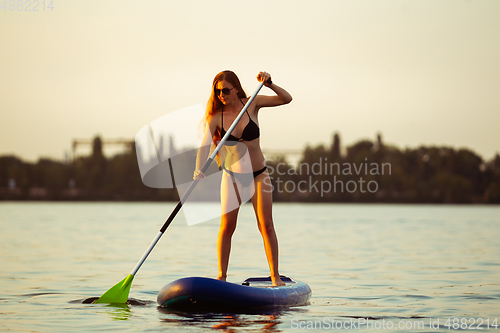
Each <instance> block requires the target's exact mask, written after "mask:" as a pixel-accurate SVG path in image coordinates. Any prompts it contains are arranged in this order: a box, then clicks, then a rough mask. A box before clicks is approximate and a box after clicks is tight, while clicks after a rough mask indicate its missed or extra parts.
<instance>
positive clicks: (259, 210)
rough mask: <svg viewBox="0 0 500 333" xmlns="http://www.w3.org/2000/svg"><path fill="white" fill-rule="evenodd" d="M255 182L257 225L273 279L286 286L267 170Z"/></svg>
mask: <svg viewBox="0 0 500 333" xmlns="http://www.w3.org/2000/svg"><path fill="white" fill-rule="evenodd" d="M254 182H255V193H254V195H253V196H252V204H253V208H254V210H255V215H256V217H257V225H258V227H259V231H260V233H261V235H262V239H263V241H264V250H265V251H266V257H267V261H268V263H269V269H270V270H271V280H272V282H273V285H274V286H284V285H285V283H284V282H283V281H281V279H280V275H279V271H278V237H277V236H276V231H275V230H274V223H273V216H272V213H273V212H272V208H273V196H272V195H273V194H272V185H271V180H270V178H269V174H268V172H267V170H266V171H265V172H264V173H262V174H260V175H259V176H257V177H256V178H255V180H254Z"/></svg>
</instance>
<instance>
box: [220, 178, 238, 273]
mask: <svg viewBox="0 0 500 333" xmlns="http://www.w3.org/2000/svg"><path fill="white" fill-rule="evenodd" d="M238 211H239V202H238V199H237V197H236V195H235V190H234V185H233V182H232V180H231V178H230V177H229V175H228V174H227V173H226V172H224V173H223V175H222V182H221V215H222V216H221V221H220V228H219V235H218V237H217V261H218V268H219V274H218V276H217V279H218V280H222V281H226V278H227V267H228V265H229V255H230V253H231V238H232V236H233V233H234V231H235V230H236V221H237V218H238Z"/></svg>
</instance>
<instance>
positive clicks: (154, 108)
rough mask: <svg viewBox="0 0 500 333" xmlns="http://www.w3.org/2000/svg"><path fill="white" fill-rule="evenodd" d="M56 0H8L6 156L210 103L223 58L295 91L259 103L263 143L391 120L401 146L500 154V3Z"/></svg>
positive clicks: (41, 151) (0, 135) (387, 130)
mask: <svg viewBox="0 0 500 333" xmlns="http://www.w3.org/2000/svg"><path fill="white" fill-rule="evenodd" d="M45 2H46V6H48V4H49V3H48V1H47V0H46V1H45ZM17 3H18V2H16V4H17ZM26 3H27V2H25V4H26ZM52 4H53V9H50V8H45V11H44V10H43V8H42V4H41V3H40V7H39V8H38V9H39V11H38V12H34V11H26V10H25V9H26V8H21V7H19V6H16V7H9V6H7V7H3V8H0V50H1V51H0V155H6V154H15V155H16V156H18V157H20V158H22V159H25V160H29V161H36V160H37V159H38V158H40V157H49V158H56V159H63V158H64V156H65V155H67V154H69V153H70V152H71V144H72V140H73V139H75V138H78V139H90V138H93V137H95V136H96V135H100V136H101V137H102V138H104V139H115V138H124V139H130V140H133V139H134V137H135V135H136V133H137V132H138V131H139V130H140V129H141V128H142V127H143V126H145V125H147V124H148V123H150V122H152V121H153V120H155V119H158V118H160V117H162V116H164V115H166V114H168V113H171V112H174V111H176V110H179V109H183V108H186V107H189V106H192V105H196V104H199V103H202V105H206V102H207V100H208V97H209V95H210V89H211V84H212V80H213V78H214V76H215V75H216V74H217V73H218V72H220V71H222V70H225V69H231V70H233V71H234V72H236V73H237V74H238V76H239V78H240V80H241V82H242V85H243V87H244V89H245V90H246V92H247V94H248V95H250V94H252V93H253V92H254V91H255V89H256V88H257V86H258V82H257V80H256V78H255V77H256V75H257V74H258V72H259V71H267V72H269V73H270V74H271V75H272V79H273V82H274V83H276V84H277V85H279V86H281V87H283V88H285V89H286V90H287V91H289V92H290V93H291V95H292V96H293V98H294V99H293V101H292V103H290V104H288V105H285V106H280V107H277V108H269V109H263V110H262V111H261V112H260V113H259V122H260V127H261V146H262V148H263V149H297V150H301V149H303V148H304V147H305V146H306V145H312V146H315V145H319V144H325V145H330V144H331V141H332V136H333V134H334V133H339V134H340V137H341V143H342V145H344V146H346V145H350V144H353V143H355V142H357V141H359V140H361V139H370V140H374V139H375V138H376V135H377V134H378V133H381V134H382V137H383V140H384V142H385V143H386V144H391V145H394V146H396V147H399V148H400V149H404V148H416V147H419V146H421V145H426V146H431V145H434V146H436V145H437V146H447V147H453V148H469V149H472V150H473V151H475V152H476V153H478V154H479V155H480V156H482V157H483V158H484V159H486V160H490V159H491V158H493V157H494V155H495V154H497V153H500V140H499V139H500V134H499V131H498V127H499V124H500V97H499V96H500V94H498V92H499V91H500V60H499V59H500V20H498V13H500V1H496V0H492V1H475V0H463V1H461V0H453V1H446V0H442V1H425V0H418V1H409V0H399V1H396V0H367V1H361V0H349V1H347V0H342V1H335V0H323V1H320V0H312V1H294V0H287V1H279V0H278V1H260V0H258V1H237V0H233V1H194V0H193V1H159V0H158V1H143V2H140V1H111V0H109V1H107V0H104V1H102V0H101V1H94V0H90V1H87V0H86V1H58V0H54V1H53V2H52ZM28 9H33V8H32V7H30V8H28ZM261 93H262V94H268V95H269V94H271V93H272V92H271V91H270V90H269V89H267V88H263V90H262V91H261ZM106 152H108V153H109V151H108V150H107V148H105V153H106Z"/></svg>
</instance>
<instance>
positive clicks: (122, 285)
mask: <svg viewBox="0 0 500 333" xmlns="http://www.w3.org/2000/svg"><path fill="white" fill-rule="evenodd" d="M263 85H264V82H261V83H260V84H259V87H258V88H257V90H256V91H255V92H254V93H253V95H252V96H251V97H250V99H249V100H248V102H247V103H246V104H245V106H244V107H243V109H242V110H241V111H240V113H239V115H238V117H236V119H235V120H234V122H233V124H232V125H231V127H229V129H228V130H227V132H226V135H224V137H223V138H222V140H221V141H220V143H219V144H218V145H217V147H216V148H215V150H214V151H213V153H212V155H210V157H209V158H208V159H207V161H206V162H205V164H204V165H203V168H202V169H201V172H203V173H205V172H206V171H207V169H208V167H209V166H210V164H212V162H213V160H214V159H215V157H216V156H217V153H218V152H219V150H220V149H221V148H222V146H223V145H224V143H225V142H226V141H227V139H228V137H229V135H231V132H232V131H233V130H234V128H235V127H236V125H237V124H238V122H239V121H240V119H241V117H243V114H244V113H245V111H246V110H247V108H248V106H249V105H250V104H251V103H252V101H253V100H254V98H255V96H257V94H258V93H259V91H260V89H261V88H262V86H263ZM198 181H199V180H195V181H193V182H192V183H191V185H190V186H189V187H188V189H187V191H186V193H184V195H183V196H182V198H181V201H179V202H178V203H177V206H175V208H174V210H173V211H172V213H171V214H170V216H169V217H168V219H167V220H166V221H165V223H164V224H163V226H162V227H161V229H160V232H159V233H158V235H156V238H155V239H154V240H153V242H152V243H151V245H149V248H148V249H147V251H146V252H145V253H144V255H143V256H142V258H141V260H139V262H138V263H137V265H136V266H135V268H134V270H133V271H132V273H130V274H129V275H127V277H126V278H124V279H123V280H121V281H120V282H118V283H117V284H115V285H114V286H113V287H111V288H110V289H109V290H108V291H106V292H105V293H104V294H102V296H101V297H99V298H98V299H97V300H95V301H94V303H127V300H128V294H129V292H130V286H131V284H132V280H134V276H135V274H136V273H137V271H138V270H139V268H141V266H142V264H143V263H144V261H146V258H147V257H148V256H149V254H150V253H151V251H152V250H153V248H154V247H155V245H156V243H158V241H159V240H160V237H161V236H162V235H163V233H164V232H165V230H166V229H167V228H168V226H169V225H170V223H172V221H173V220H174V218H175V216H176V215H177V213H178V212H179V210H180V209H181V207H182V204H183V203H184V202H186V200H187V198H188V197H189V195H190V194H191V192H192V191H193V190H194V188H195V187H196V185H197V184H198Z"/></svg>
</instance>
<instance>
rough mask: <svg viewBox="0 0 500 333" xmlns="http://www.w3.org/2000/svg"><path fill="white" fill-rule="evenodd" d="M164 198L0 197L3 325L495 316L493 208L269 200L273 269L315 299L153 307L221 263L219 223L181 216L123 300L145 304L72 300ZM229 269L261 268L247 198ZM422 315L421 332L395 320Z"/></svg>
mask: <svg viewBox="0 0 500 333" xmlns="http://www.w3.org/2000/svg"><path fill="white" fill-rule="evenodd" d="M173 207H174V205H173V204H170V203H169V204H160V203H0V244H1V246H0V284H1V288H0V330H2V331H4V330H5V331H8V330H10V331H44V332H49V331H50V332H69V331H85V332H88V331H124V332H127V331H133V332H137V331H150V332H151V331H152V332H155V331H163V330H168V329H171V330H174V331H175V332H196V331H200V330H204V331H211V330H213V331H216V332H217V331H221V330H222V331H236V332H252V331H262V330H265V331H269V332H281V331H287V332H300V331H303V332H306V331H311V330H308V329H307V325H312V322H313V321H318V322H319V321H321V323H322V325H323V326H322V328H323V329H327V328H328V327H327V325H326V324H325V322H326V323H331V320H332V319H333V320H334V325H335V321H339V322H340V323H341V324H343V325H344V328H346V325H350V324H349V323H350V322H351V320H352V321H354V322H358V323H359V321H361V323H363V320H368V322H369V323H370V325H375V326H372V327H373V329H370V326H368V331H371V330H375V329H376V328H381V329H378V330H377V331H385V330H384V329H383V326H382V325H384V327H388V326H389V325H390V324H389V322H390V323H392V325H393V327H394V329H392V330H390V331H422V332H423V331H430V330H429V321H430V320H431V318H432V320H437V318H439V319H440V322H439V324H440V326H439V328H440V330H448V327H447V326H446V320H447V319H448V318H451V319H453V318H457V321H461V322H462V324H456V325H455V328H456V327H457V325H462V328H464V327H468V328H469V329H471V328H479V327H482V328H484V330H486V328H487V325H486V323H487V319H488V320H489V322H490V323H494V322H493V321H494V319H495V318H498V320H500V302H499V301H500V245H499V243H500V238H499V237H500V207H489V206H403V205H336V204H335V205H325V204H275V208H274V219H275V224H276V229H277V233H278V238H279V242H280V271H281V273H282V274H285V275H288V276H291V277H293V278H295V279H297V280H301V281H304V282H306V283H308V284H309V285H310V286H311V288H312V290H313V296H312V299H311V304H310V305H309V306H304V307H298V308H292V309H286V310H279V311H274V312H273V311H270V312H261V313H255V314H238V315H231V314H221V313H214V314H189V313H175V312H168V311H165V310H163V309H159V308H158V307H157V305H156V295H157V292H158V290H159V289H160V288H161V287H162V286H163V285H165V284H166V283H168V282H171V281H172V280H174V279H177V278H180V277H185V276H208V277H214V276H215V275H216V273H217V270H216V268H217V267H216V249H215V241H216V237H217V231H218V229H217V221H211V222H207V223H204V224H200V225H197V226H192V227H188V226H187V225H186V223H185V220H184V217H183V215H182V213H180V214H179V215H178V217H177V218H176V220H175V221H174V223H173V224H172V225H171V226H170V228H169V229H168V230H167V232H166V233H165V235H164V236H163V238H162V239H161V240H160V242H159V243H158V245H157V246H156V248H155V249H154V251H153V253H152V254H151V256H150V257H149V258H148V260H147V261H146V263H145V264H144V266H143V267H142V268H141V269H140V270H139V272H138V274H137V275H136V277H135V279H134V283H133V285H132V288H131V292H130V297H131V298H135V299H137V300H140V301H142V302H143V303H144V305H140V306H139V305H135V306H132V305H130V306H124V307H122V308H120V307H111V306H106V305H88V304H82V303H81V301H82V300H83V299H85V298H89V297H96V296H100V295H101V294H102V293H103V292H105V291H106V290H107V289H108V288H110V287H111V286H113V285H114V284H115V283H117V282H119V281H120V280H121V279H123V278H124V277H125V276H126V275H127V274H129V273H130V271H131V270H132V269H133V267H134V266H135V264H136V263H137V261H138V260H139V259H140V257H141V256H142V254H143V253H144V251H145V250H146V249H147V247H148V246H149V243H150V242H151V240H152V239H153V238H154V237H155V235H156V234H157V232H158V229H159V228H160V227H161V225H162V224H163V222H164V220H165V218H166V217H167V216H168V215H169V214H170V212H171V210H172V209H173ZM229 274H230V275H229V280H230V281H232V282H240V281H242V280H244V279H245V278H247V277H250V276H267V275H268V274H269V271H268V266H267V262H266V259H265V255H264V250H263V246H262V238H261V237H260V234H259V233H258V230H257V227H256V222H255V218H254V215H253V211H252V209H251V206H250V205H245V206H244V207H243V208H242V210H241V211H240V219H239V225H238V229H237V231H236V234H235V236H234V240H233V251H232V254H231V263H230V270H229ZM366 318H367V319H366ZM464 320H466V321H467V324H463V321H464ZM308 321H310V323H308ZM418 321H423V322H424V323H425V328H424V329H420V330H419V329H401V330H400V329H396V328H397V325H398V324H399V323H400V322H403V325H413V324H414V323H416V322H418ZM481 321H482V322H483V325H481V326H479V327H478V324H480V323H481ZM497 323H498V322H497ZM448 324H449V325H452V324H453V322H452V321H451V322H449V323H448ZM472 324H474V325H473V326H471V325H472ZM498 324H500V323H498ZM316 325H317V326H316V328H317V329H318V328H319V326H318V323H316ZM463 325H465V326H463ZM300 326H302V328H303V329H300ZM309 327H311V326H309ZM406 327H410V326H406ZM347 328H352V329H354V328H355V329H356V330H365V331H367V326H366V325H365V324H363V325H359V326H356V325H355V326H351V327H349V326H347ZM451 328H452V329H453V326H451ZM499 330H500V328H499ZM337 331H338V330H337ZM345 331H350V330H345ZM492 331H498V330H496V329H494V328H493V330H492Z"/></svg>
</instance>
